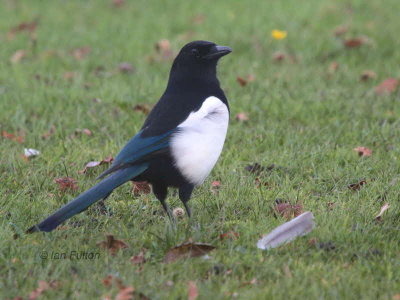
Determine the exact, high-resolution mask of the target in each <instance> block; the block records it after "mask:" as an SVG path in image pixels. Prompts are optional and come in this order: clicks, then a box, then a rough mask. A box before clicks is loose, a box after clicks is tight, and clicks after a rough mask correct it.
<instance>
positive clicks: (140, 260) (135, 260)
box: [130, 248, 147, 265]
mask: <svg viewBox="0 0 400 300" xmlns="http://www.w3.org/2000/svg"><path fill="white" fill-rule="evenodd" d="M146 252H147V249H146V248H142V250H140V252H139V254H138V255H134V256H132V257H131V259H130V261H131V263H132V264H133V265H141V264H144V263H145V262H146V258H145V255H146Z"/></svg>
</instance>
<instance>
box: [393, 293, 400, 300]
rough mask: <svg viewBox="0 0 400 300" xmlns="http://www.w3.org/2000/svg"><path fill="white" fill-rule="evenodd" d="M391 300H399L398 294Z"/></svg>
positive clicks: (399, 295)
mask: <svg viewBox="0 0 400 300" xmlns="http://www.w3.org/2000/svg"><path fill="white" fill-rule="evenodd" d="M392 300H400V293H399V294H395V295H393V296H392Z"/></svg>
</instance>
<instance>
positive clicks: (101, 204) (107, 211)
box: [97, 193, 113, 216]
mask: <svg viewBox="0 0 400 300" xmlns="http://www.w3.org/2000/svg"><path fill="white" fill-rule="evenodd" d="M110 195H111V193H109V194H108V195H107V196H105V197H104V198H103V199H101V200H100V201H99V202H98V203H97V210H98V212H99V213H100V214H101V215H108V216H112V215H113V213H112V211H111V209H110V208H108V207H107V205H106V204H105V202H104V201H105V200H106V199H107V198H108V197H109V196H110Z"/></svg>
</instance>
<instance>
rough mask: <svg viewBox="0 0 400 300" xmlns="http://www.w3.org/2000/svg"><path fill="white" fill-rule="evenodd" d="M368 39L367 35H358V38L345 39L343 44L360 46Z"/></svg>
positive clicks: (351, 46)
mask: <svg viewBox="0 0 400 300" xmlns="http://www.w3.org/2000/svg"><path fill="white" fill-rule="evenodd" d="M367 41H368V39H366V38H365V37H356V38H351V39H345V40H343V45H344V46H345V47H346V48H358V47H360V46H362V45H364V44H365V43H367Z"/></svg>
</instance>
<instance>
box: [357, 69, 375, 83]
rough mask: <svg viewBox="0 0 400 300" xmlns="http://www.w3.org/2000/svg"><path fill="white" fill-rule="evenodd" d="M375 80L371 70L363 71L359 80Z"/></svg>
mask: <svg viewBox="0 0 400 300" xmlns="http://www.w3.org/2000/svg"><path fill="white" fill-rule="evenodd" d="M374 78H376V73H375V72H374V71H371V70H365V71H363V72H362V73H361V76H360V80H362V81H367V80H370V79H374Z"/></svg>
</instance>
